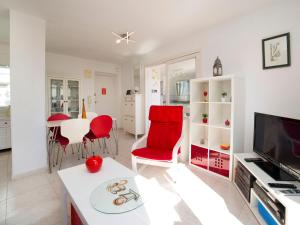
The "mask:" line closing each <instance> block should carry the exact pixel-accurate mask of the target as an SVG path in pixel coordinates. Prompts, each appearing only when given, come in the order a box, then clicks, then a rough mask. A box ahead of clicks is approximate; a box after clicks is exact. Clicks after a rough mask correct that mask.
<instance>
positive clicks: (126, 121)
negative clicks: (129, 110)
mask: <svg viewBox="0 0 300 225" xmlns="http://www.w3.org/2000/svg"><path fill="white" fill-rule="evenodd" d="M123 126H124V130H126V131H127V132H129V133H132V134H135V121H134V118H133V117H130V116H124V118H123Z"/></svg>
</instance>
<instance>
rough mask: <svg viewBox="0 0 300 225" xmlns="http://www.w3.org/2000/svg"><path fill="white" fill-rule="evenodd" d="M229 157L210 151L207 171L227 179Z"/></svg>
mask: <svg viewBox="0 0 300 225" xmlns="http://www.w3.org/2000/svg"><path fill="white" fill-rule="evenodd" d="M229 162H230V156H229V155H227V154H223V153H219V152H216V151H212V150H210V152H209V170H210V171H213V172H215V173H218V174H220V175H222V176H224V177H229V165H230V164H229Z"/></svg>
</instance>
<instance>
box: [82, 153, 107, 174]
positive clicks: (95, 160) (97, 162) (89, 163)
mask: <svg viewBox="0 0 300 225" xmlns="http://www.w3.org/2000/svg"><path fill="white" fill-rule="evenodd" d="M102 162H103V159H102V158H101V156H99V155H95V154H94V153H93V156H91V157H89V158H87V160H86V161H85V165H86V168H87V169H88V171H89V172H90V173H96V172H98V171H99V170H100V169H101V166H102Z"/></svg>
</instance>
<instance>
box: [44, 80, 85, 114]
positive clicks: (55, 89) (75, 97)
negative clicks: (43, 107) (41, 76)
mask: <svg viewBox="0 0 300 225" xmlns="http://www.w3.org/2000/svg"><path fill="white" fill-rule="evenodd" d="M48 82H49V95H48V96H49V115H53V114H55V113H64V114H67V115H69V116H70V117H71V118H77V117H78V114H79V111H80V99H81V98H80V80H78V79H64V78H54V77H49V81H48Z"/></svg>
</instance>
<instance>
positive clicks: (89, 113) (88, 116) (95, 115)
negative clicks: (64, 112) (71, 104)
mask: <svg viewBox="0 0 300 225" xmlns="http://www.w3.org/2000/svg"><path fill="white" fill-rule="evenodd" d="M97 116H98V114H97V113H95V112H86V118H87V119H90V120H92V119H94V118H96V117H97ZM79 118H82V113H79V114H78V119H79Z"/></svg>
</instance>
